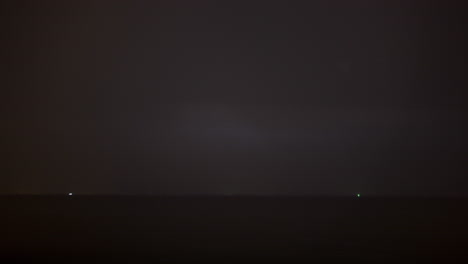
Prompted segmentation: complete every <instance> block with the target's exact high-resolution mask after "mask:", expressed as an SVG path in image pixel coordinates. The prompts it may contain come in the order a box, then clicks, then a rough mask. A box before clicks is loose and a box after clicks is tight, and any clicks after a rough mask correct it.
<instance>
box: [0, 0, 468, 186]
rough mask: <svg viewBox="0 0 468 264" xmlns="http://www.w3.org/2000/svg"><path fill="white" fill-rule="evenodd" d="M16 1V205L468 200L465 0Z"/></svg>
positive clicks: (9, 106) (9, 122)
mask: <svg viewBox="0 0 468 264" xmlns="http://www.w3.org/2000/svg"><path fill="white" fill-rule="evenodd" d="M13 2H14V3H9V4H7V5H8V6H3V7H2V11H1V12H2V27H4V28H3V29H2V44H0V45H1V48H2V53H1V56H2V58H3V59H2V60H3V63H2V66H1V67H2V75H3V76H4V77H3V78H2V79H3V80H2V81H1V87H3V88H2V96H1V101H2V106H1V112H0V113H1V118H2V135H3V136H2V138H3V140H2V142H3V143H2V145H3V146H4V147H2V161H3V164H4V165H3V166H2V169H1V171H0V173H1V176H0V193H25V194H28V193H41V194H55V193H68V192H74V193H83V194H110V193H113V194H275V195H279V194H313V195H322V194H326V195H348V194H351V195H352V194H355V193H357V192H360V193H363V194H368V195H442V194H449V195H461V194H468V149H467V148H468V139H467V135H468V126H467V121H468V115H467V113H468V105H467V100H466V99H467V95H468V92H467V88H468V85H467V84H468V82H467V76H468V75H467V69H468V67H467V64H468V54H467V53H468V52H467V48H466V47H468V41H467V26H466V25H467V23H466V22H467V21H468V19H467V18H466V17H467V15H466V10H467V9H465V8H464V4H463V1H408V0H404V1H375V0H368V1H361V0H359V1H345V0H341V1H329V0H321V1H281V2H276V1H263V2H259V1H245V2H244V1H214V0H213V1H206V0H201V1H189V0H185V1H184V0H177V1H174V0H165V1H28V2H22V1H13ZM72 2H73V3H72ZM2 5H5V4H2Z"/></svg>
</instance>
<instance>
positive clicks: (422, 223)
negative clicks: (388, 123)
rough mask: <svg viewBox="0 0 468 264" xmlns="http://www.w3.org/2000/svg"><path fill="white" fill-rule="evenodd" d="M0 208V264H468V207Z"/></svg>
mask: <svg viewBox="0 0 468 264" xmlns="http://www.w3.org/2000/svg"><path fill="white" fill-rule="evenodd" d="M0 206H1V220H0V252H1V253H0V255H1V260H0V261H1V263H11V262H12V261H15V262H16V261H25V262H31V263H32V262H34V263H42V261H44V262H53V261H57V262H60V263H74V262H76V263H89V262H92V261H93V260H95V261H99V262H101V263H102V261H103V260H104V261H111V262H115V261H122V262H126V263H137V262H141V261H147V260H152V262H153V263H154V262H158V261H160V262H164V263H167V262H173V261H183V262H185V263H191V262H194V261H195V260H209V261H215V262H217V263H226V262H238V263H250V262H251V261H260V260H277V261H281V262H284V263H288V262H290V261H291V260H293V261H296V260H300V259H302V260H304V259H308V260H317V261H318V262H317V263H327V262H339V263H357V261H359V262H362V261H370V262H372V263H383V262H389V263H402V262H403V261H405V262H408V261H409V262H414V261H416V260H424V261H427V262H426V263H453V262H455V263H465V262H466V260H467V259H468V200H467V199H453V198H450V199H449V198H366V197H364V198H363V197H362V198H357V197H348V198H327V197H123V196H122V197H116V196H107V197H106V196H102V197H97V196H71V197H68V196H64V197H58V196H55V197H52V196H49V197H44V196H42V197H41V196H22V197H20V196H16V197H1V198H0ZM6 261H8V262H6ZM466 263H468V262H466Z"/></svg>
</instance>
